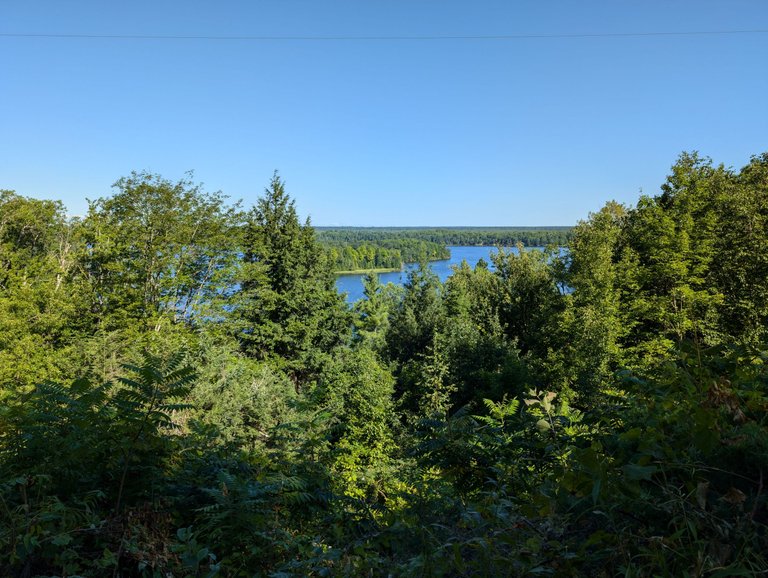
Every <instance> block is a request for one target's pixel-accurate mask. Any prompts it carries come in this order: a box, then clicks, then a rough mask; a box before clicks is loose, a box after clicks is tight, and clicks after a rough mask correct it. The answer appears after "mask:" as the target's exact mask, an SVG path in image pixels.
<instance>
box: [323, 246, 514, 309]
mask: <svg viewBox="0 0 768 578" xmlns="http://www.w3.org/2000/svg"><path fill="white" fill-rule="evenodd" d="M448 249H449V250H450V251H451V258H450V259H443V260H441V261H430V263H429V266H430V267H431V268H432V271H434V272H435V273H436V274H437V276H438V277H439V278H440V281H445V280H446V279H448V277H449V276H450V275H451V273H453V266H454V265H458V264H460V263H461V262H462V261H466V262H467V263H468V264H469V266H470V267H472V268H474V267H475V265H477V263H478V261H480V259H484V260H485V261H486V262H487V263H488V265H489V268H490V269H493V264H492V263H491V253H495V252H496V251H497V249H496V247H448ZM512 251H514V252H517V248H514V247H513V248H512ZM415 267H417V264H415V263H408V264H406V265H405V267H404V268H403V269H402V270H401V271H393V272H391V273H379V274H378V275H379V281H380V282H381V283H382V284H384V285H386V284H387V283H394V284H395V285H403V284H404V283H405V281H406V277H407V273H408V271H409V270H411V269H413V268H415ZM336 288H337V289H338V290H339V293H346V294H347V303H354V302H355V301H358V300H360V299H362V298H363V275H355V274H353V275H339V276H338V277H337V278H336Z"/></svg>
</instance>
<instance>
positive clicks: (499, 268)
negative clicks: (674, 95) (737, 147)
mask: <svg viewBox="0 0 768 578" xmlns="http://www.w3.org/2000/svg"><path fill="white" fill-rule="evenodd" d="M427 231H432V230H424V232H423V233H419V235H422V234H423V236H419V237H412V238H411V240H412V241H409V243H410V242H413V243H424V245H418V248H417V249H416V250H417V251H418V252H421V251H422V249H423V250H424V251H428V250H429V247H430V246H431V245H429V244H430V243H436V244H438V245H439V246H444V245H445V244H450V243H456V244H475V243H474V242H471V241H470V239H475V240H476V241H477V242H478V243H485V241H484V240H488V239H490V237H489V236H486V233H482V234H479V233H478V235H480V236H479V237H470V235H475V233H474V232H473V233H469V232H467V236H459V237H456V236H451V235H454V234H455V233H445V234H443V233H439V232H427ZM334 234H336V233H332V232H330V231H323V232H322V233H321V234H320V236H319V237H320V239H321V240H322V242H323V243H329V244H330V246H336V245H334V243H337V242H343V243H348V244H349V246H351V247H352V248H353V249H354V250H355V251H356V252H357V253H358V254H362V253H363V252H365V255H366V256H365V259H367V261H364V262H365V263H366V264H368V263H370V262H371V259H372V262H373V264H374V265H376V259H377V257H376V249H375V248H374V250H373V256H372V257H371V256H370V251H369V249H368V248H365V249H363V248H364V247H366V245H365V243H367V242H371V241H377V242H381V243H383V242H384V239H371V238H370V235H371V233H370V232H367V233H361V235H363V236H361V237H359V238H357V237H354V236H352V235H353V233H350V232H347V233H344V234H346V235H348V237H347V238H344V239H340V238H336V239H334V238H333V235H334ZM491 234H492V233H491V232H488V233H487V235H491ZM504 234H506V233H504ZM515 234H517V233H515ZM531 234H532V235H533V234H534V232H531ZM538 234H539V232H536V235H538ZM547 234H549V233H547ZM551 234H552V235H554V237H551V238H550V237H547V239H544V238H543V237H539V236H536V240H535V242H534V241H533V236H532V237H531V238H530V239H529V241H530V242H528V241H525V240H524V239H523V238H515V239H512V238H511V237H494V239H493V244H497V245H501V246H505V245H506V246H510V245H512V241H513V240H514V241H519V242H521V243H528V244H533V245H548V244H549V245H552V247H551V249H550V250H548V251H519V252H513V251H505V250H501V251H499V252H498V253H497V254H495V255H494V256H493V265H494V267H493V270H491V269H490V268H489V267H487V266H482V265H481V266H479V267H477V268H476V269H474V270H472V269H470V268H469V267H467V266H460V267H458V268H457V269H456V271H455V273H454V274H453V276H452V277H450V278H449V279H448V281H447V282H446V283H441V282H440V281H439V280H438V279H437V278H436V276H435V275H434V274H432V273H431V271H430V270H429V269H427V268H423V267H422V268H418V269H416V270H414V271H412V272H410V273H409V276H408V281H407V283H406V284H405V286H404V287H402V288H396V287H394V286H391V285H390V286H386V287H382V286H380V285H379V284H378V283H377V281H376V278H375V277H372V276H371V277H369V278H368V279H367V281H366V296H367V299H364V300H361V301H359V302H358V303H356V304H355V305H354V307H353V308H351V309H350V308H349V307H348V306H347V305H346V304H345V303H344V301H343V298H342V297H341V296H339V295H338V293H337V292H336V290H335V286H334V269H335V268H337V267H338V264H337V263H338V262H334V258H333V257H332V256H331V254H330V252H329V250H328V249H327V248H323V245H321V241H320V240H318V235H317V234H316V232H315V231H314V230H313V229H312V228H311V227H310V226H309V225H308V224H307V223H301V222H300V221H299V219H298V217H297V214H296V210H295V207H294V204H293V202H292V201H291V199H290V197H289V196H288V194H287V193H286V191H285V187H284V183H283V181H282V180H281V179H280V178H279V177H278V176H277V175H275V176H274V177H273V179H272V180H271V182H270V183H269V185H268V187H267V188H266V190H265V192H264V194H263V196H262V197H261V198H260V199H259V200H258V202H257V203H256V205H255V206H254V207H250V208H247V209H244V208H242V207H241V206H240V205H237V204H234V205H233V204H228V203H227V202H226V199H225V198H224V197H223V196H222V195H220V194H218V193H208V192H206V191H205V190H203V189H202V188H201V187H200V186H198V185H196V184H195V183H193V182H191V181H189V180H182V181H179V182H170V181H168V180H165V179H163V178H162V177H160V176H158V175H153V174H147V173H134V174H131V175H130V176H127V177H124V178H122V179H120V180H118V181H117V183H116V184H115V190H114V193H113V195H112V196H110V197H106V198H102V199H98V200H96V201H93V202H91V203H90V208H89V211H88V213H87V215H85V216H84V217H82V218H79V219H69V218H67V217H66V213H65V210H64V207H63V206H62V205H61V204H60V203H58V202H56V201H41V200H35V199H31V198H27V197H24V196H21V195H19V194H17V193H15V192H10V191H3V192H0V401H1V402H2V403H0V575H2V576H12V577H19V578H21V577H25V578H26V577H31V576H92V577H100V576H125V577H129V576H147V577H155V576H163V577H168V576H176V577H182V576H185V577H186V576H201V577H202V576H207V577H209V576H226V577H241V576H242V577H245V576H276V577H284V576H414V577H415V576H419V577H421V576H489V577H491V576H494V577H495V576H527V575H539V576H540V575H549V576H595V577H600V576H615V575H622V576H633V577H639V576H649V577H650V576H702V577H703V576H707V577H725V576H739V575H741V576H748V575H757V574H759V573H761V572H764V570H765V568H766V567H768V558H767V557H766V552H768V533H767V532H766V530H767V528H766V523H767V522H768V509H767V508H766V499H767V496H768V492H767V491H766V489H765V485H766V477H767V476H768V430H767V429H766V426H767V424H766V418H767V417H768V413H767V410H768V365H767V364H768V349H767V346H766V343H767V342H768V154H762V155H759V156H755V157H753V158H752V159H751V160H750V161H749V162H748V163H747V164H746V165H745V166H744V167H743V168H741V169H740V170H731V169H728V168H725V167H723V166H722V165H716V164H714V163H713V162H712V161H710V160H709V159H706V158H701V157H699V156H697V155H696V154H683V155H681V156H680V158H679V159H678V160H677V162H676V163H675V165H674V166H673V167H672V170H671V173H670V175H669V176H668V177H667V179H666V181H665V182H664V183H663V185H662V187H661V191H660V193H659V194H658V195H656V196H643V197H641V198H640V199H639V201H638V202H637V204H636V205H635V206H631V207H627V206H623V205H620V204H617V203H614V202H609V203H607V204H606V205H605V207H604V208H603V209H601V210H600V211H599V212H597V213H595V214H592V215H590V216H589V218H588V219H586V220H585V221H583V222H580V223H579V224H578V225H577V226H576V227H575V228H573V230H567V229H564V230H562V231H554V232H551ZM364 235H369V237H365V236H364ZM441 235H442V236H441ZM558 235H565V236H566V237H559V236H558ZM534 236H535V235H534ZM483 239H484V240H483ZM558 239H559V240H558ZM564 240H566V241H567V246H568V249H569V250H568V251H567V252H563V251H559V250H557V248H556V245H560V244H562V242H563V241H564ZM382 246H383V245H382ZM414 247H417V245H416V244H414ZM344 250H346V249H344ZM392 250H395V248H394V247H392ZM382 259H383V257H382ZM401 259H403V256H402V253H401ZM380 262H381V261H380ZM361 263H362V262H358V263H357V264H358V265H360V264H361Z"/></svg>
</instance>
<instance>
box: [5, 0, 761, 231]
mask: <svg viewBox="0 0 768 578" xmlns="http://www.w3.org/2000/svg"><path fill="white" fill-rule="evenodd" d="M755 29H764V30H765V29H768V2H766V1H765V0H751V1H747V0H721V1H718V2H714V1H709V0H695V1H694V0H691V1H684V0H664V1H656V0H642V1H640V0H638V1H630V0H610V1H608V0H606V1H600V2H597V1H585V0H582V1H579V2H575V1H573V0H560V1H552V0H536V1H533V0H531V1H519V2H514V1H512V0H503V1H501V0H500V1H484V0H473V1H472V2H469V1H464V2H458V1H450V0H383V1H379V0H355V1H352V0H349V1H347V0H335V1H329V0H250V1H239V2H236V1H227V0H222V1H219V2H210V1H199V0H185V1H183V2H182V1H163V0H154V1H153V2H146V1H143V0H141V1H132V2H122V3H111V2H103V1H99V2H96V1H87V0H83V1H75V0H50V1H45V2H43V1H37V0H23V1H22V0H2V2H0V34H85V35H150V36H152V35H157V36H281V37H284V36H292V37H295V36H310V37H318V36H320V37H329V36H339V37H348V36H355V37H360V36H366V37H371V36H386V37H392V36H492V35H557V34H615V33H645V32H696V31H715V30H717V31H727V30H755ZM766 62H768V34H766V33H762V34H760V33H754V34H734V35H726V34H723V35H669V36H621V37H588V38H528V39H512V40H482V39H481V40H367V41H364V40H323V41H311V40H274V41H254V40H250V41H249V40H172V39H144V40H141V39H105V38H101V39H84V38H68V39H62V38H39V37H34V38H31V37H23V38H20V37H7V36H4V37H0V188H6V189H12V190H16V191H17V192H18V193H20V194H23V195H26V196H33V197H40V198H53V199H61V200H62V201H63V202H64V203H65V205H66V206H67V207H68V209H69V211H70V212H71V213H72V214H83V213H84V212H85V211H86V208H87V203H86V200H85V199H86V198H91V199H95V198H98V197H101V196H107V195H109V194H110V185H111V184H112V183H113V182H114V181H115V180H117V179H118V178H119V177H121V176H123V175H126V174H128V173H130V172H131V171H132V170H149V171H152V172H156V173H159V174H161V175H163V176H164V177H166V178H169V179H172V180H175V179H178V178H180V177H181V176H182V175H183V173H184V172H185V171H187V170H190V169H192V170H194V171H195V179H196V180H198V181H201V182H203V183H204V184H205V187H206V188H207V189H208V190H212V191H213V190H222V191H223V192H224V193H226V194H227V195H229V196H230V197H232V198H234V199H238V198H241V199H243V200H244V202H245V204H246V205H248V204H251V203H252V202H253V201H254V200H255V199H256V198H257V197H258V196H259V195H260V194H261V192H262V191H263V189H264V186H265V185H266V184H267V183H268V181H269V178H270V176H271V174H272V172H273V171H274V170H275V169H277V170H278V171H279V172H280V174H281V175H282V176H283V178H284V179H285V181H286V183H287V190H288V191H289V193H290V194H291V195H292V196H293V197H294V198H295V199H296V202H297V207H298V209H299V212H300V213H301V214H302V215H304V216H306V215H311V217H312V221H313V223H314V224H315V225H569V224H573V223H575V222H576V221H577V220H579V219H582V218H585V217H586V216H587V214H588V213H589V212H590V211H594V210H597V209H599V208H600V207H601V206H602V205H603V204H604V203H605V201H607V200H609V199H615V200H618V201H620V202H624V203H633V202H635V201H636V200H637V197H638V195H639V194H640V191H641V190H642V191H643V192H645V193H649V194H654V193H656V192H657V191H658V188H659V185H660V184H661V183H662V182H663V180H664V178H665V176H666V174H667V172H668V169H669V167H670V165H672V164H673V163H674V161H675V159H676V158H677V156H678V154H679V153H680V152H681V151H684V150H688V151H690V150H698V151H700V152H701V153H702V154H703V155H707V156H710V157H712V158H713V159H714V160H715V161H716V162H718V163H719V162H722V163H724V164H725V165H726V166H734V167H736V168H738V167H741V166H742V165H744V164H745V163H746V162H748V160H749V157H750V156H751V155H753V154H757V153H761V152H764V151H766V150H768V73H767V72H766V71H767V70H768V66H767V65H766Z"/></svg>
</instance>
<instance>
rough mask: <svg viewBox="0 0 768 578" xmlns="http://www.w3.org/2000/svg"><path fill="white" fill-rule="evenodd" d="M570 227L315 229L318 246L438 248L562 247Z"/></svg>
mask: <svg viewBox="0 0 768 578" xmlns="http://www.w3.org/2000/svg"><path fill="white" fill-rule="evenodd" d="M572 231H573V227H317V228H316V233H317V238H318V240H319V241H320V242H322V243H328V242H341V243H347V244H352V243H364V242H373V243H378V242H382V241H392V240H397V239H417V240H422V241H429V242H430V243H436V244H438V245H443V246H446V245H474V246H485V247H514V246H515V245H517V244H518V243H522V244H523V245H524V246H526V247H546V246H547V245H559V246H565V245H566V244H567V243H568V240H569V239H570V238H571V233H572Z"/></svg>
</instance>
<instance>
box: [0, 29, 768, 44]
mask: <svg viewBox="0 0 768 578" xmlns="http://www.w3.org/2000/svg"><path fill="white" fill-rule="evenodd" d="M765 33H768V29H755V30H699V31H690V32H680V31H677V32H609V33H575V34H498V35H475V36H471V35H470V36H210V35H165V34H33V33H11V32H0V38H31V39H34V38H52V39H61V40H71V39H82V40H215V41H255V42H290V41H301V42H329V41H330V42H337V41H338V42H390V41H446V40H539V39H541V40H549V39H568V38H642V37H653V36H715V35H736V34H765Z"/></svg>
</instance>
